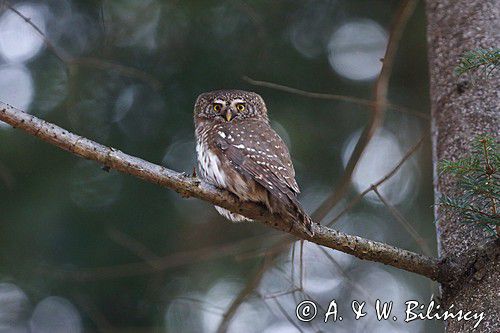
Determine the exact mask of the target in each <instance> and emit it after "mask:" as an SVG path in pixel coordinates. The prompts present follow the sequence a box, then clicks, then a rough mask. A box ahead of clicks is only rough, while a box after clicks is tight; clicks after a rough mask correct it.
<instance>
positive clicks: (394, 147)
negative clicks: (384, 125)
mask: <svg viewBox="0 0 500 333" xmlns="http://www.w3.org/2000/svg"><path fill="white" fill-rule="evenodd" d="M360 134H361V131H357V132H356V133H354V134H352V135H351V136H350V138H349V139H348V140H347V142H346V143H345V144H344V148H343V151H342V161H343V163H344V167H345V166H346V165H347V162H348V160H349V157H350V156H351V154H352V152H353V150H354V147H355V146H356V143H357V142H358V139H359V136H360ZM403 155H404V152H403V150H402V148H401V146H400V144H399V142H398V139H397V137H396V136H395V135H394V134H392V133H391V132H389V131H388V130H385V129H381V130H379V131H378V132H377V133H376V134H375V135H374V137H373V138H372V140H371V141H370V143H369V144H368V146H367V147H366V148H365V151H364V153H363V156H362V157H361V159H360V160H359V162H358V165H357V167H356V169H355V171H354V174H353V177H352V182H353V184H354V186H355V188H356V190H357V191H358V192H363V191H364V190H366V189H367V188H369V187H370V186H371V185H372V184H375V183H376V182H377V181H378V180H380V179H381V178H382V177H384V176H385V175H386V174H388V173H389V172H390V171H391V170H392V169H393V168H394V167H395V166H396V165H397V164H398V162H399V161H400V160H401V158H402V157H403ZM413 169H414V168H413V166H412V164H411V163H405V164H404V165H403V166H402V167H401V169H400V170H398V172H397V173H396V174H395V175H394V176H392V177H391V178H390V179H389V180H387V181H385V182H384V183H383V184H382V185H381V186H380V188H379V192H380V193H381V194H382V196H383V197H385V198H387V199H388V200H389V202H391V203H393V204H398V203H400V202H402V201H403V200H405V199H406V198H407V197H408V195H409V194H410V190H411V188H412V186H413V185H414V184H415V181H416V179H415V177H416V176H417V173H416V172H412V171H413ZM365 198H367V199H368V200H370V201H372V202H376V203H380V200H379V199H378V198H377V196H376V194H375V193H373V192H370V193H369V194H367V195H366V196H365Z"/></svg>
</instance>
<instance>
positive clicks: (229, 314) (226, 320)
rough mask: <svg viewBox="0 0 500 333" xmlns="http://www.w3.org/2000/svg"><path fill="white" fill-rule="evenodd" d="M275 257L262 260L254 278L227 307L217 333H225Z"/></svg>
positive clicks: (274, 255) (268, 256)
mask: <svg viewBox="0 0 500 333" xmlns="http://www.w3.org/2000/svg"><path fill="white" fill-rule="evenodd" d="M275 257H276V254H270V255H267V256H266V257H265V258H264V262H263V264H262V265H261V266H260V267H259V269H258V270H257V272H256V273H255V274H254V276H253V277H252V278H251V279H249V280H248V281H247V283H246V285H245V287H244V288H243V289H242V290H241V291H240V292H239V294H238V296H236V298H235V299H234V300H233V301H232V302H231V304H230V305H229V308H228V309H227V310H226V311H225V312H224V314H223V315H222V321H221V323H220V324H219V327H218V328H217V333H220V332H225V331H226V330H227V328H228V326H229V324H230V323H231V319H233V317H234V315H235V314H236V311H238V308H239V307H240V305H241V304H242V303H243V302H245V300H246V299H247V297H248V296H249V295H250V294H252V293H253V292H254V291H255V289H256V288H257V286H258V285H259V283H260V280H261V279H262V276H264V273H265V272H266V269H267V267H268V266H269V265H270V264H271V263H272V262H273V261H274V259H275Z"/></svg>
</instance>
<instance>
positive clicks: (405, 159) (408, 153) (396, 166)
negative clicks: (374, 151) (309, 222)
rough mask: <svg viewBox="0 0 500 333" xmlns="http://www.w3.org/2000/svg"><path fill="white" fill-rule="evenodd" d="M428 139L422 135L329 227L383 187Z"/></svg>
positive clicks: (349, 204) (425, 135) (334, 219)
mask: <svg viewBox="0 0 500 333" xmlns="http://www.w3.org/2000/svg"><path fill="white" fill-rule="evenodd" d="M426 137H427V132H426V133H425V134H424V135H422V137H421V138H420V140H418V142H417V143H416V144H415V145H414V146H413V147H411V148H410V149H409V150H408V151H407V152H406V154H405V155H404V156H403V157H402V158H401V160H400V161H399V162H398V164H396V165H395V166H394V168H392V170H391V171H389V172H388V173H387V174H386V175H385V176H384V177H382V178H380V179H379V180H378V181H377V182H375V183H374V184H372V185H371V186H370V187H368V188H367V189H366V190H364V191H363V192H361V193H360V194H358V195H357V196H356V197H355V198H354V199H352V200H351V201H350V202H349V203H348V204H347V206H346V207H345V208H344V209H343V210H342V211H341V212H340V213H339V214H338V215H337V216H335V217H334V218H333V219H332V220H331V221H330V222H329V223H328V224H327V225H328V226H331V225H332V224H334V223H335V222H337V221H338V220H339V219H340V218H341V217H342V216H344V214H345V213H347V212H348V211H350V210H351V209H352V208H353V207H354V206H355V205H356V204H357V203H358V202H360V201H361V199H363V197H364V196H365V195H367V194H368V193H370V192H371V191H373V188H378V187H379V186H380V185H382V184H383V183H385V182H386V181H387V180H389V179H390V178H391V177H392V176H394V175H395V174H396V172H397V171H398V170H399V169H400V168H401V166H403V164H404V163H405V162H406V161H407V160H408V159H409V158H410V157H411V156H412V155H413V154H414V153H415V152H416V151H417V149H418V148H419V147H420V146H421V145H422V143H423V142H424V140H425V138H426Z"/></svg>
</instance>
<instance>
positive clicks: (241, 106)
mask: <svg viewBox="0 0 500 333" xmlns="http://www.w3.org/2000/svg"><path fill="white" fill-rule="evenodd" d="M236 110H238V111H239V112H243V111H245V104H243V103H238V104H236Z"/></svg>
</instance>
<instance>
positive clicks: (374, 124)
mask: <svg viewBox="0 0 500 333" xmlns="http://www.w3.org/2000/svg"><path fill="white" fill-rule="evenodd" d="M417 2H418V0H406V1H404V2H403V3H402V4H401V6H400V7H399V9H398V12H397V13H396V16H395V19H394V23H393V27H392V29H391V33H390V35H389V42H388V44H387V49H386V51H385V56H384V59H383V64H382V69H381V71H380V74H379V76H378V79H377V82H376V83H375V89H374V95H375V105H374V106H373V112H372V116H371V118H370V122H369V124H368V125H367V126H366V127H365V129H364V130H363V132H362V133H361V136H360V138H359V140H358V142H357V143H356V146H355V147H354V151H353V152H352V154H351V157H350V158H349V161H348V162H347V165H346V168H345V172H344V176H343V177H342V179H341V181H340V184H338V186H337V188H336V189H335V191H334V192H333V193H332V194H331V195H330V196H329V197H328V198H327V199H326V200H325V201H323V203H322V204H321V205H320V206H319V208H318V210H317V211H316V214H314V215H313V219H314V220H315V221H318V222H319V221H321V220H322V219H323V218H324V217H325V216H326V215H328V213H329V212H330V210H331V209H332V208H333V207H335V205H336V204H337V203H338V202H339V201H340V199H341V198H342V197H343V196H344V194H345V193H346V192H347V190H348V188H349V186H350V184H351V179H352V175H353V173H354V170H355V169H356V166H357V165H358V162H359V161H360V159H361V157H362V156H363V153H364V151H365V149H366V147H367V146H368V143H369V142H370V140H371V138H372V137H373V136H374V134H375V132H376V131H377V129H378V128H379V127H380V126H381V125H382V122H383V119H384V113H385V108H386V107H387V91H388V89H389V79H390V77H391V73H392V67H393V64H394V59H395V56H396V51H397V49H398V46H399V42H400V40H401V36H402V35H403V30H404V28H405V26H406V23H407V22H408V20H409V19H410V17H411V15H412V14H413V12H414V10H415V7H416V5H417Z"/></svg>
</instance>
